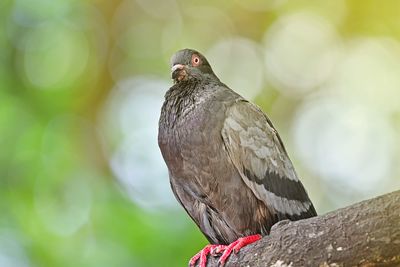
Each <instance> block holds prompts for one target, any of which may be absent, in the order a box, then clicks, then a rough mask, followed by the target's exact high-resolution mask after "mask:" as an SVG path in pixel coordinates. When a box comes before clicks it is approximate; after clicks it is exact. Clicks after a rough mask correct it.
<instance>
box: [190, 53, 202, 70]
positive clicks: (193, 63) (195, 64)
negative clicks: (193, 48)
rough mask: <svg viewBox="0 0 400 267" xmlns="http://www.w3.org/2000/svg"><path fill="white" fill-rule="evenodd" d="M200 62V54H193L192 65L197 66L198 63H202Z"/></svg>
mask: <svg viewBox="0 0 400 267" xmlns="http://www.w3.org/2000/svg"><path fill="white" fill-rule="evenodd" d="M200 63H201V60H200V57H199V56H198V55H193V56H192V65H193V66H194V67H197V66H198V65H200Z"/></svg>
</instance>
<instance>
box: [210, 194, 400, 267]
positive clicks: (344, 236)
mask: <svg viewBox="0 0 400 267" xmlns="http://www.w3.org/2000/svg"><path fill="white" fill-rule="evenodd" d="M207 266H218V258H214V257H210V258H209V260H208V265H207ZM225 266H252V267H254V266H274V267H278V266H281V267H283V266H287V267H292V266H293V267H295V266H400V191H396V192H393V193H390V194H386V195H383V196H380V197H377V198H374V199H370V200H366V201H363V202H360V203H357V204H354V205H351V206H349V207H346V208H343V209H339V210H336V211H333V212H330V213H327V214H324V215H321V216H318V217H314V218H310V219H306V220H301V221H296V222H290V221H287V220H286V221H281V222H279V223H277V224H275V225H274V226H273V227H272V229H271V233H270V235H269V236H266V237H264V238H263V239H262V240H260V241H258V242H256V243H254V244H251V245H249V246H247V247H245V248H243V249H242V250H240V252H239V253H238V254H237V255H231V256H230V258H229V260H228V262H227V263H226V265H225Z"/></svg>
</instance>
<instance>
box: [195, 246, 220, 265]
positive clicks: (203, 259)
mask: <svg viewBox="0 0 400 267" xmlns="http://www.w3.org/2000/svg"><path fill="white" fill-rule="evenodd" d="M218 246H219V245H207V246H205V247H204V248H203V249H202V250H200V251H199V252H198V253H197V254H196V255H194V256H193V257H192V258H191V259H190V261H189V266H190V267H194V266H196V262H197V260H198V259H200V267H206V265H207V256H208V255H209V254H212V253H213V251H214V249H215V248H216V247H218Z"/></svg>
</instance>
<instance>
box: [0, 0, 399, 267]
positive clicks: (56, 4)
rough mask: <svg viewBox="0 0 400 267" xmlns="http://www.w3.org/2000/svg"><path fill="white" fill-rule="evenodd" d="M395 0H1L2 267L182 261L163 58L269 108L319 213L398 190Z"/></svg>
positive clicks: (185, 226) (185, 249)
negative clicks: (204, 70)
mask: <svg viewBox="0 0 400 267" xmlns="http://www.w3.org/2000/svg"><path fill="white" fill-rule="evenodd" d="M399 6H400V4H399V2H398V1H395V0H388V1H385V2H382V3H376V1H375V2H374V1H350V0H326V1H318V0H308V1H305V0H300V1H287V0H273V1H262V0H254V1H240V0H236V1H219V2H216V1H210V0H206V1H202V2H190V1H181V0H166V1H155V0H150V1H147V0H120V1H107V0H98V1H90V2H87V1H86V2H82V1H77V0H60V1H50V0H37V1H24V0H6V1H0V17H1V18H2V19H1V21H0V49H1V53H0V147H1V149H2V152H1V153H0V212H1V216H0V266H7V267H9V266H10V267H12V266H22V267H30V266H50V267H52V266H58V267H70V266H84V267H99V266H150V267H158V266H185V265H187V260H188V259H189V258H190V256H192V255H193V254H194V253H195V252H196V251H197V250H199V249H200V248H202V247H203V246H204V245H205V244H206V243H207V241H206V240H205V238H204V236H202V234H201V233H200V231H199V230H198V229H197V227H196V225H195V224H194V223H193V222H192V221H191V219H190V218H189V217H188V216H187V215H186V213H185V211H184V210H183V209H182V208H181V207H180V205H179V203H178V202H177V201H176V200H175V198H174V196H173V193H172V191H171V188H170V185H169V180H168V170H167V168H166V166H165V163H164V161H163V159H162V156H161V153H160V151H159V148H158V144H157V130H158V118H159V114H160V110H161V105H162V103H163V99H164V95H165V93H166V91H167V90H168V88H169V87H170V86H171V85H172V81H171V79H170V66H169V59H170V57H171V56H172V55H173V53H174V52H175V51H177V50H179V49H182V48H193V49H196V50H198V51H200V52H203V53H204V55H205V56H206V57H207V59H208V60H209V62H210V63H211V65H212V67H213V69H214V71H215V73H216V74H217V75H218V76H219V78H220V79H221V81H222V82H224V83H225V84H227V85H228V86H229V87H231V88H232V89H234V90H235V91H236V92H238V93H240V94H241V95H242V96H244V97H245V98H247V99H249V100H252V101H253V102H256V103H257V104H259V105H260V107H261V109H263V110H265V111H266V112H267V113H268V115H269V117H270V119H271V121H272V122H273V123H274V125H275V126H276V128H277V130H278V131H279V133H280V135H281V137H282V139H283V142H284V143H285V145H286V149H287V151H288V153H289V155H290V156H291V159H292V161H293V163H294V165H295V168H296V170H297V172H298V173H299V176H300V177H301V179H302V181H303V183H304V184H305V186H306V188H307V191H308V193H309V195H310V198H311V199H312V200H313V202H314V205H315V206H316V209H317V211H318V213H320V214H323V213H325V212H328V211H331V210H334V209H337V208H340V207H344V206H346V205H349V204H351V203H354V202H357V201H360V200H362V199H366V198H371V197H373V196H376V195H380V194H384V193H387V192H390V191H393V190H396V189H399V188H400V179H398V177H399V175H400V164H398V163H399V162H400V141H399V140H400V139H399V138H398V136H399V134H400V105H399V100H398V99H399V98H400V90H399V88H400V63H399V62H400V43H399V42H400V26H399V23H398V22H399V19H398V12H397V10H399Z"/></svg>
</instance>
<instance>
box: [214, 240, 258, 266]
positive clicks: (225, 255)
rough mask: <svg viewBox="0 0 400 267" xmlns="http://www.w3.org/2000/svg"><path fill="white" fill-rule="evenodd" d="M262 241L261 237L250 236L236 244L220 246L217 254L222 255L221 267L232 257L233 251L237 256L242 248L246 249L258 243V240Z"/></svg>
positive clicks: (237, 241)
mask: <svg viewBox="0 0 400 267" xmlns="http://www.w3.org/2000/svg"><path fill="white" fill-rule="evenodd" d="M260 239H261V235H249V236H245V237H241V238H239V239H238V240H236V241H235V242H232V243H231V244H229V245H227V246H223V245H220V246H218V247H217V248H216V253H221V252H222V251H223V253H222V255H221V257H220V258H219V260H218V262H219V266H221V267H223V266H224V265H225V262H226V260H227V259H228V257H229V256H230V255H231V253H232V251H233V252H234V253H235V254H236V253H238V252H239V250H240V249H241V248H242V247H245V246H247V245H249V244H251V243H254V242H256V241H257V240H260Z"/></svg>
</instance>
